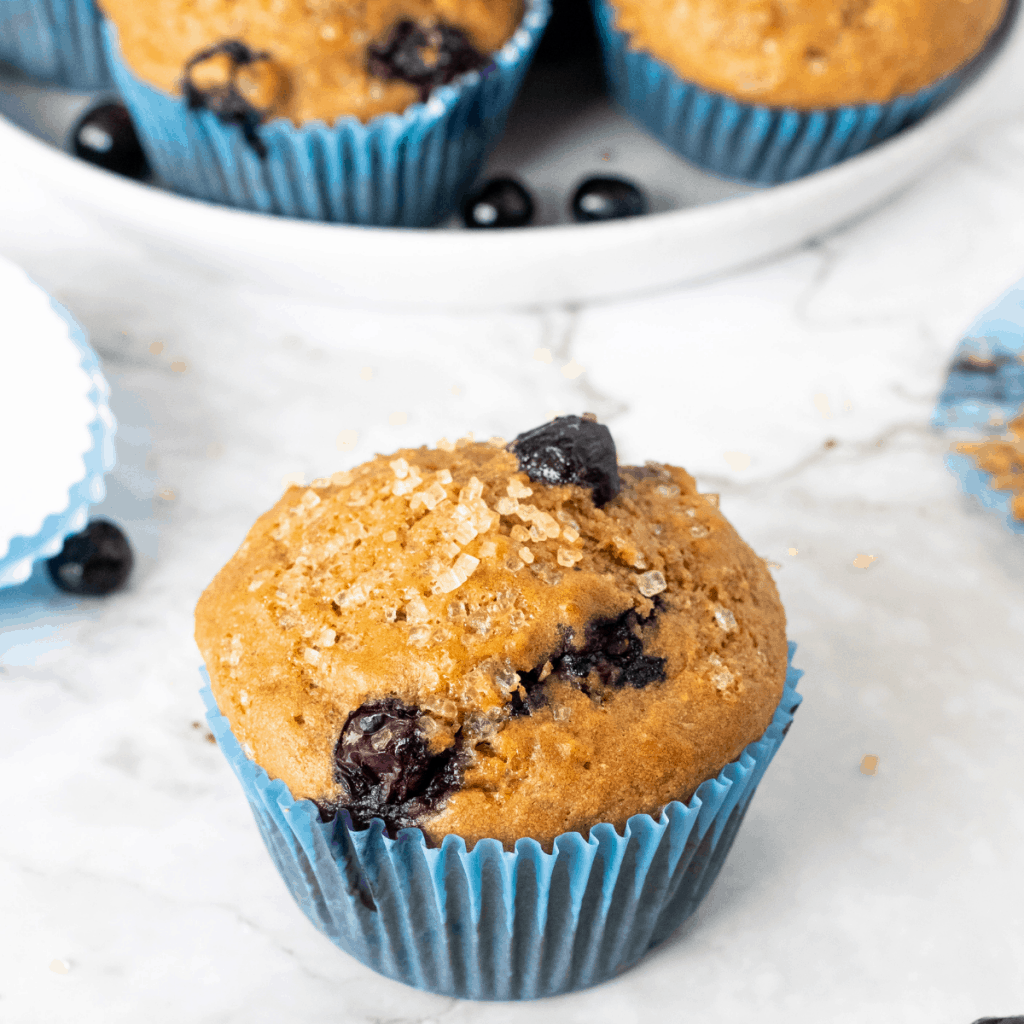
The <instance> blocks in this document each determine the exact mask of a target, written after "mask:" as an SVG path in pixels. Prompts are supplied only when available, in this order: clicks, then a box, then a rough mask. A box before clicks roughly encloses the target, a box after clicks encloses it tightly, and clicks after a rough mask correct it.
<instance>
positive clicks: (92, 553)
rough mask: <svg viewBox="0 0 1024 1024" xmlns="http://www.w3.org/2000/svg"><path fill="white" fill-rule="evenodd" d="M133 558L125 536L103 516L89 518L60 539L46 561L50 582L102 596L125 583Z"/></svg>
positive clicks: (84, 593) (74, 591)
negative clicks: (60, 546)
mask: <svg viewBox="0 0 1024 1024" xmlns="http://www.w3.org/2000/svg"><path fill="white" fill-rule="evenodd" d="M134 561H135V559H134V558H133V556H132V549H131V545H129V543H128V538H127V537H125V535H124V534H123V533H122V532H121V531H120V530H119V529H118V528H117V527H116V526H115V525H114V524H113V523H108V522H107V521H106V520H105V519H93V520H92V522H90V523H89V525H88V526H87V527H86V528H85V529H84V530H83V531H82V532H81V533H76V534H73V535H72V536H70V537H68V538H67V539H66V540H65V541H64V547H63V549H62V550H61V553H60V554H59V555H55V556H54V557H53V558H51V559H50V560H49V561H48V562H47V563H46V567H47V568H48V569H49V570H50V577H51V578H52V579H53V582H54V583H56V584H57V586H58V587H60V589H61V590H66V591H67V592H68V593H69V594H81V595H84V596H87V597H102V596H103V595H105V594H111V593H113V592H114V591H115V590H119V589H120V588H121V587H123V586H124V585H125V583H126V582H127V580H128V577H129V575H130V574H131V571H132V565H133V563H134Z"/></svg>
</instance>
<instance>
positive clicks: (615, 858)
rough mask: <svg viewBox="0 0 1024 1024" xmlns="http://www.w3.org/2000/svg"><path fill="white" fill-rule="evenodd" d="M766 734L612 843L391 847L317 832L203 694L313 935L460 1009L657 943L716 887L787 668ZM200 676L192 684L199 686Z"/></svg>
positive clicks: (599, 830) (555, 981)
mask: <svg viewBox="0 0 1024 1024" xmlns="http://www.w3.org/2000/svg"><path fill="white" fill-rule="evenodd" d="M794 650H795V645H794V644H790V647H789V656H790V667H789V670H788V673H787V677H786V685H785V689H784V692H783V695H782V699H781V701H780V703H779V706H778V708H777V709H776V712H775V716H774V718H773V719H772V722H771V724H770V725H769V727H768V729H767V730H766V731H765V733H764V735H763V736H762V737H761V739H760V740H758V741H757V742H756V743H751V744H750V745H749V746H748V747H747V748H746V749H745V750H744V751H743V753H742V754H741V755H740V758H739V759H738V760H737V761H734V762H733V763H732V764H729V765H727V766H726V767H725V768H724V769H722V771H721V772H720V773H719V775H718V777H717V778H715V779H709V780H708V781H707V782H704V783H703V784H702V785H701V786H700V787H699V788H698V789H697V792H696V793H695V794H694V796H693V797H692V798H691V800H690V801H689V803H687V804H682V803H680V802H678V801H674V802H672V803H670V804H669V805H668V806H667V807H666V808H665V809H664V811H663V812H662V814H661V816H660V818H658V819H657V820H656V819H655V818H653V817H651V816H650V815H646V814H638V815H635V816H633V817H632V818H630V819H629V822H628V823H627V825H626V828H625V830H624V832H623V834H622V835H619V834H618V833H617V832H616V830H615V829H614V828H613V827H612V826H611V825H610V824H607V823H604V824H600V825H596V826H594V828H592V829H591V830H590V837H589V839H584V837H583V836H582V835H580V834H579V833H577V832H568V833H564V834H563V835H560V836H558V837H557V838H556V839H555V841H554V844H553V850H552V852H551V853H545V852H544V850H543V849H542V848H541V847H540V845H539V844H538V843H537V842H536V841H535V840H533V839H520V840H519V841H518V842H517V843H516V844H515V851H514V852H509V851H506V850H505V849H504V848H503V846H502V845H501V844H500V843H499V842H497V841H496V840H493V839H484V840H481V841H480V842H478V843H477V844H476V846H475V847H474V848H473V850H472V851H468V850H467V849H466V845H465V843H464V842H463V840H462V839H461V838H458V837H456V836H447V837H445V839H444V841H443V842H442V844H441V846H440V847H439V848H433V849H432V848H429V847H428V846H427V844H426V842H425V840H424V836H423V833H422V832H421V831H420V830H419V829H402V830H401V831H400V832H399V833H398V837H397V839H390V838H388V836H387V835H386V834H385V832H384V827H383V823H382V822H381V821H380V820H379V819H374V821H373V822H372V823H371V825H370V827H369V828H367V829H364V830H362V831H357V830H355V829H353V828H352V823H351V819H350V818H349V816H348V813H347V812H346V811H342V812H341V814H339V815H338V817H337V818H335V819H334V821H332V822H329V823H324V822H322V821H321V819H320V814H319V811H318V810H317V807H316V806H315V805H314V804H313V803H312V802H310V801H308V800H301V801H295V800H293V799H292V797H291V794H290V793H289V792H288V789H287V787H286V786H285V785H284V783H283V782H281V781H279V780H278V781H271V780H270V779H269V778H268V776H267V773H266V772H265V771H264V770H263V769H262V768H260V767H259V766H258V765H256V764H255V763H254V762H252V761H250V760H249V758H247V757H246V755H245V754H244V752H243V751H242V749H241V747H240V746H239V744H238V741H237V740H236V739H235V737H234V735H233V734H232V732H231V728H230V725H229V724H228V721H227V719H226V718H224V716H223V715H221V713H220V711H219V709H218V707H217V704H216V701H215V699H214V697H213V694H212V692H211V691H210V688H209V680H208V679H207V684H206V686H204V687H203V690H202V695H203V699H204V700H205V702H206V705H207V708H208V712H207V721H208V722H209V724H210V729H211V730H212V731H213V734H214V736H215V737H216V738H217V742H218V744H219V745H220V749H221V750H222V752H223V753H224V756H225V757H226V758H227V760H228V762H229V764H230V765H231V767H232V769H233V770H234V772H235V774H236V776H237V777H238V780H239V782H240V783H241V784H242V788H243V789H244V790H245V795H246V797H247V798H248V800H249V804H250V806H251V808H252V811H253V815H254V816H255V818H256V823H257V825H258V826H259V830H260V833H261V834H262V836H263V840H264V842H265V843H266V846H267V849H268V851H269V852H270V855H271V857H272V858H273V860H274V863H275V864H276V865H277V869H278V871H279V872H280V873H281V877H282V878H283V879H284V882H285V884H286V885H287V886H288V889H289V890H290V892H291V894H292V896H293V897H294V898H295V900H296V902H297V903H298V904H299V906H300V907H301V908H302V910H303V912H304V913H305V914H306V916H307V917H308V918H309V919H310V921H312V922H313V924H314V925H315V926H316V927H317V928H318V929H319V930H320V931H321V932H323V933H324V934H325V935H326V936H327V937H328V938H329V939H330V940H331V941H332V942H333V943H335V945H337V946H339V947H340V948H341V949H343V950H344V951H345V952H346V953H349V954H350V955H351V956H354V957H356V959H358V960H360V961H362V962H363V963H364V964H366V965H367V966H369V967H371V968H373V969H374V970H375V971H378V972H380V973H381V974H384V975H386V976H388V977H390V978H394V979H396V980H397V981H402V982H405V983H406V984H408V985H413V986H415V987H416V988H420V989H425V990H427V991H431V992H437V993H442V994H444V995H449V996H458V997H460V998H465V999H495V1000H509V999H535V998H539V997H542V996H551V995H556V994H558V993H561V992H570V991H574V990H576V989H581V988H586V987H588V986H590V985H596V984H598V983H599V982H602V981H606V980H608V979H609V978H612V977H614V976H615V975H617V974H618V973H620V972H621V971H623V970H625V969H626V968H628V967H629V966H631V965H632V964H634V963H635V962H636V961H637V960H639V959H640V958H641V957H642V956H643V955H644V953H645V952H647V950H649V949H650V948H652V947H653V946H655V945H657V944H658V943H660V942H661V941H663V940H664V939H666V938H667V937H668V936H669V935H670V934H671V933H672V932H673V931H675V929H676V928H678V926H679V925H680V924H681V923H682V922H683V921H685V920H686V919H687V918H688V917H689V916H690V915H691V914H692V913H693V912H694V911H695V910H696V908H697V906H698V905H699V903H700V901H701V900H702V899H703V897H704V896H705V894H706V893H707V891H708V890H709V889H710V887H711V885H712V883H713V882H714V880H715V878H716V877H717V875H718V872H719V870H720V869H721V867H722V863H723V862H724V860H725V857H726V854H727V853H728V851H729V848H730V847H731V845H732V842H733V839H734V838H735V836H736V832H737V830H738V829H739V826H740V823H741V822H742V820H743V816H744V814H745V813H746V810H747V808H748V806H749V805H750V800H751V798H752V797H753V795H754V791H755V790H756V788H757V784H758V783H759V782H760V780H761V777H762V775H763V774H764V772H765V770H766V769H767V767H768V765H769V763H770V762H771V759H772V757H773V756H774V754H775V752H776V750H777V749H778V748H779V745H780V744H781V743H782V740H783V738H784V736H785V734H786V732H787V731H788V730H789V726H790V724H791V723H792V721H793V715H794V712H795V711H796V708H797V706H798V705H799V703H800V700H801V697H800V695H799V694H798V693H797V692H796V686H797V683H798V681H799V679H800V676H801V675H802V673H801V672H799V671H798V670H795V669H793V668H792V656H793V651H794ZM204 674H205V673H204Z"/></svg>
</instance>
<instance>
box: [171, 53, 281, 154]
mask: <svg viewBox="0 0 1024 1024" xmlns="http://www.w3.org/2000/svg"><path fill="white" fill-rule="evenodd" d="M219 57H226V58H227V61H228V78H227V81H225V82H218V83H217V84H215V85H207V86H204V87H200V86H199V85H197V84H196V81H195V77H196V72H197V71H200V70H201V69H202V66H203V65H204V64H207V63H208V62H210V61H215V60H216V59H217V58H219ZM243 68H245V69H248V70H249V71H259V70H261V69H262V70H267V71H268V72H269V75H270V77H271V78H272V79H273V78H275V77H276V70H275V69H274V68H273V64H272V60H271V57H270V54H269V53H266V52H264V51H262V50H252V49H250V48H249V47H248V46H246V44H245V43H243V42H241V41H239V40H237V39H226V40H224V41H223V42H221V43H217V44H216V45H215V46H211V47H208V48H207V49H205V50H200V51H199V53H197V54H195V55H194V56H193V57H191V58H189V60H188V61H187V62H186V64H185V69H184V75H183V77H182V81H181V88H182V92H183V93H184V96H185V102H186V103H188V106H189V109H190V110H201V109H205V110H209V111H210V112H211V113H212V114H215V115H216V117H217V120H219V121H220V122H221V123H222V124H226V125H237V126H238V127H239V128H240V129H241V131H242V134H243V135H244V136H245V141H246V142H248V143H249V145H250V146H251V147H252V148H253V150H254V151H255V152H256V154H257V156H259V157H260V159H261V160H262V159H263V158H264V157H265V156H266V155H267V147H266V145H265V144H264V142H263V140H262V139H261V138H260V135H259V131H258V129H259V126H260V124H262V123H263V121H265V120H266V119H267V117H269V116H270V114H271V113H272V112H273V108H274V104H275V102H276V99H277V98H278V97H276V96H275V97H272V98H271V102H270V103H269V104H268V105H267V106H266V107H257V106H255V105H254V104H253V103H252V102H250V100H248V99H246V97H245V96H243V95H242V92H241V91H240V89H239V86H238V74H239V71H240V70H241V69H243Z"/></svg>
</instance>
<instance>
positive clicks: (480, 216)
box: [462, 178, 533, 228]
mask: <svg viewBox="0 0 1024 1024" xmlns="http://www.w3.org/2000/svg"><path fill="white" fill-rule="evenodd" d="M462 220H463V222H464V223H465V225H466V227H467V228H522V227H525V226H526V225H527V224H529V223H530V221H531V220H533V199H532V198H531V196H530V193H529V192H527V191H526V189H525V188H524V187H523V186H522V185H520V184H519V182H518V181H516V180H515V179H514V178H492V179H491V180H490V181H487V182H484V184H483V185H482V186H481V187H480V188H479V189H478V190H477V191H476V192H474V193H473V194H472V195H470V196H469V198H468V199H466V201H465V202H464V203H463V204H462Z"/></svg>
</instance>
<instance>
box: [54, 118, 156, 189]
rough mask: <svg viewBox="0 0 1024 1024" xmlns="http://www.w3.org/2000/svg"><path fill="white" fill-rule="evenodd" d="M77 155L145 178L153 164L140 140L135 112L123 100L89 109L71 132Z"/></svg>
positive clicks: (111, 169)
mask: <svg viewBox="0 0 1024 1024" xmlns="http://www.w3.org/2000/svg"><path fill="white" fill-rule="evenodd" d="M71 145H72V148H73V149H74V151H75V156H77V157H79V158H81V159H82V160H86V161H88V162H89V163H91V164H95V165H96V166H97V167H102V168H103V169H104V170H105V171H113V172H114V173H115V174H123V175H124V176H125V177H126V178H137V179H142V178H145V177H148V175H149V163H148V162H147V160H146V154H145V153H144V152H143V150H142V146H141V145H140V143H139V137H138V135H136V133H135V125H134V124H132V118H131V115H130V114H129V113H128V110H127V108H126V107H125V106H124V104H122V103H101V104H100V105H99V106H98V107H93V108H92V109H90V110H88V111H86V113H85V115H84V116H83V117H82V118H81V120H80V121H79V122H78V124H76V125H75V127H74V129H73V130H72V132H71Z"/></svg>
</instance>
